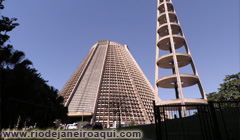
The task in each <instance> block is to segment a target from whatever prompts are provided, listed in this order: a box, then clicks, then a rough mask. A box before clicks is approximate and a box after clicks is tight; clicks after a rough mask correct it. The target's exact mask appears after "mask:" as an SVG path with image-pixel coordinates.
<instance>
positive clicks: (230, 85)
mask: <svg viewBox="0 0 240 140" xmlns="http://www.w3.org/2000/svg"><path fill="white" fill-rule="evenodd" d="M223 81H224V82H223V83H222V84H220V88H218V92H212V93H209V94H207V98H208V100H209V101H240V72H239V73H237V74H232V75H227V76H226V77H225V79H224V80H223Z"/></svg>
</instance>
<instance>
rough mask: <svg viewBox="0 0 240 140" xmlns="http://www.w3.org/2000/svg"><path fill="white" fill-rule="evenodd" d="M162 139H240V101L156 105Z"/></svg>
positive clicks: (160, 137)
mask: <svg viewBox="0 0 240 140" xmlns="http://www.w3.org/2000/svg"><path fill="white" fill-rule="evenodd" d="M154 115H155V124H156V135H157V136H156V137H157V139H158V140H240V136H239V133H240V102H209V103H208V104H207V105H160V106H156V105H155V103H154Z"/></svg>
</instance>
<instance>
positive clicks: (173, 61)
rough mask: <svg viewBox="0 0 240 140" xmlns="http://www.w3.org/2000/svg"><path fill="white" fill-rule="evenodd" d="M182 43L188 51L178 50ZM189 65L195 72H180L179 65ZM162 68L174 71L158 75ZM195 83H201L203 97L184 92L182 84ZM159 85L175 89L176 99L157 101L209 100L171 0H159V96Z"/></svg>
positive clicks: (198, 102) (163, 102) (157, 47)
mask: <svg viewBox="0 0 240 140" xmlns="http://www.w3.org/2000/svg"><path fill="white" fill-rule="evenodd" d="M182 47H184V48H185V51H186V53H178V52H177V51H176V50H177V49H180V48H182ZM159 51H168V52H169V54H166V55H163V56H161V57H160V56H159ZM187 65H191V68H192V71H193V74H181V73H180V72H179V68H181V67H185V66H187ZM161 69H169V71H170V70H172V75H168V76H164V77H159V76H158V75H159V70H161ZM195 84H197V85H198V88H199V91H200V93H201V98H200V99H195V98H188V99H185V98H184V96H183V88H185V87H190V86H193V85H195ZM159 88H172V89H175V95H176V99H170V100H166V101H160V102H159V101H156V104H158V105H187V104H207V98H206V95H205V92H204V89H203V86H202V83H201V81H200V78H199V75H198V72H197V69H196V67H195V64H194V61H193V59H192V56H191V53H190V50H189V48H188V45H187V41H186V39H185V36H184V34H183V31H182V29H181V25H180V23H179V20H178V18H177V15H176V12H175V10H174V7H173V3H172V1H171V0H158V9H157V34H156V69H155V93H156V95H155V97H157V96H158V94H160V95H161V92H160V91H158V90H159ZM193 94H194V93H193Z"/></svg>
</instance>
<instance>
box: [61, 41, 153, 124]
mask: <svg viewBox="0 0 240 140" xmlns="http://www.w3.org/2000/svg"><path fill="white" fill-rule="evenodd" d="M60 96H63V97H64V105H65V106H68V111H69V112H68V116H69V117H71V118H76V120H81V119H84V120H88V121H91V122H101V123H102V124H103V125H106V126H108V127H113V124H114V121H118V120H119V119H120V121H121V122H125V123H127V122H130V121H132V120H134V121H135V122H136V123H137V124H146V123H151V122H153V107H152V101H153V100H154V96H155V95H154V89H153V88H152V86H151V84H150V83H149V81H148V80H147V78H146V77H145V75H144V74H143V72H142V71H141V69H140V67H139V66H138V64H137V63H136V61H135V60H134V58H133V57H132V55H131V54H130V52H129V50H128V47H127V46H126V45H122V44H119V43H115V42H110V41H108V40H102V41H98V42H97V44H95V45H94V46H93V47H92V48H91V50H90V52H89V53H88V55H87V56H86V57H85V59H84V60H83V62H82V63H81V64H80V66H79V67H78V68H77V70H76V71H75V72H74V74H73V75H72V76H71V78H70V79H69V80H68V82H67V83H66V84H65V86H64V88H63V89H62V90H61V92H60ZM119 116H120V118H119Z"/></svg>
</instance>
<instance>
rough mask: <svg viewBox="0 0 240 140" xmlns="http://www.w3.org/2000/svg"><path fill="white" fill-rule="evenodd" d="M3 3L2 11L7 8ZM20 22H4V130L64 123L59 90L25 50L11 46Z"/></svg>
mask: <svg viewBox="0 0 240 140" xmlns="http://www.w3.org/2000/svg"><path fill="white" fill-rule="evenodd" d="M2 2H3V0H0V9H3V8H4V6H3V4H2ZM16 21H17V19H16V18H11V19H10V18H8V17H4V16H2V17H1V19H0V87H1V88H0V93H1V94H0V95H1V100H0V105H1V106H0V107H1V118H0V120H1V122H0V124H1V126H0V129H1V127H3V128H7V127H14V126H15V125H16V124H17V125H18V126H19V127H22V126H24V125H34V124H35V123H37V126H38V127H40V128H44V127H48V126H52V125H53V121H54V120H55V119H62V120H63V122H64V119H66V117H67V115H66V113H67V108H66V107H64V106H63V104H62V102H63V98H62V97H58V90H57V89H55V88H54V87H52V86H49V85H48V84H47V81H46V80H44V79H43V78H42V77H41V74H40V73H38V72H37V70H36V69H35V68H33V67H32V62H31V61H30V60H28V59H25V54H24V53H23V52H22V51H18V50H15V49H14V48H13V46H12V45H10V44H8V40H9V39H10V36H9V35H8V34H7V33H8V32H10V31H12V30H13V29H14V28H15V27H16V26H18V25H19V24H18V23H16ZM19 127H18V128H19Z"/></svg>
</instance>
